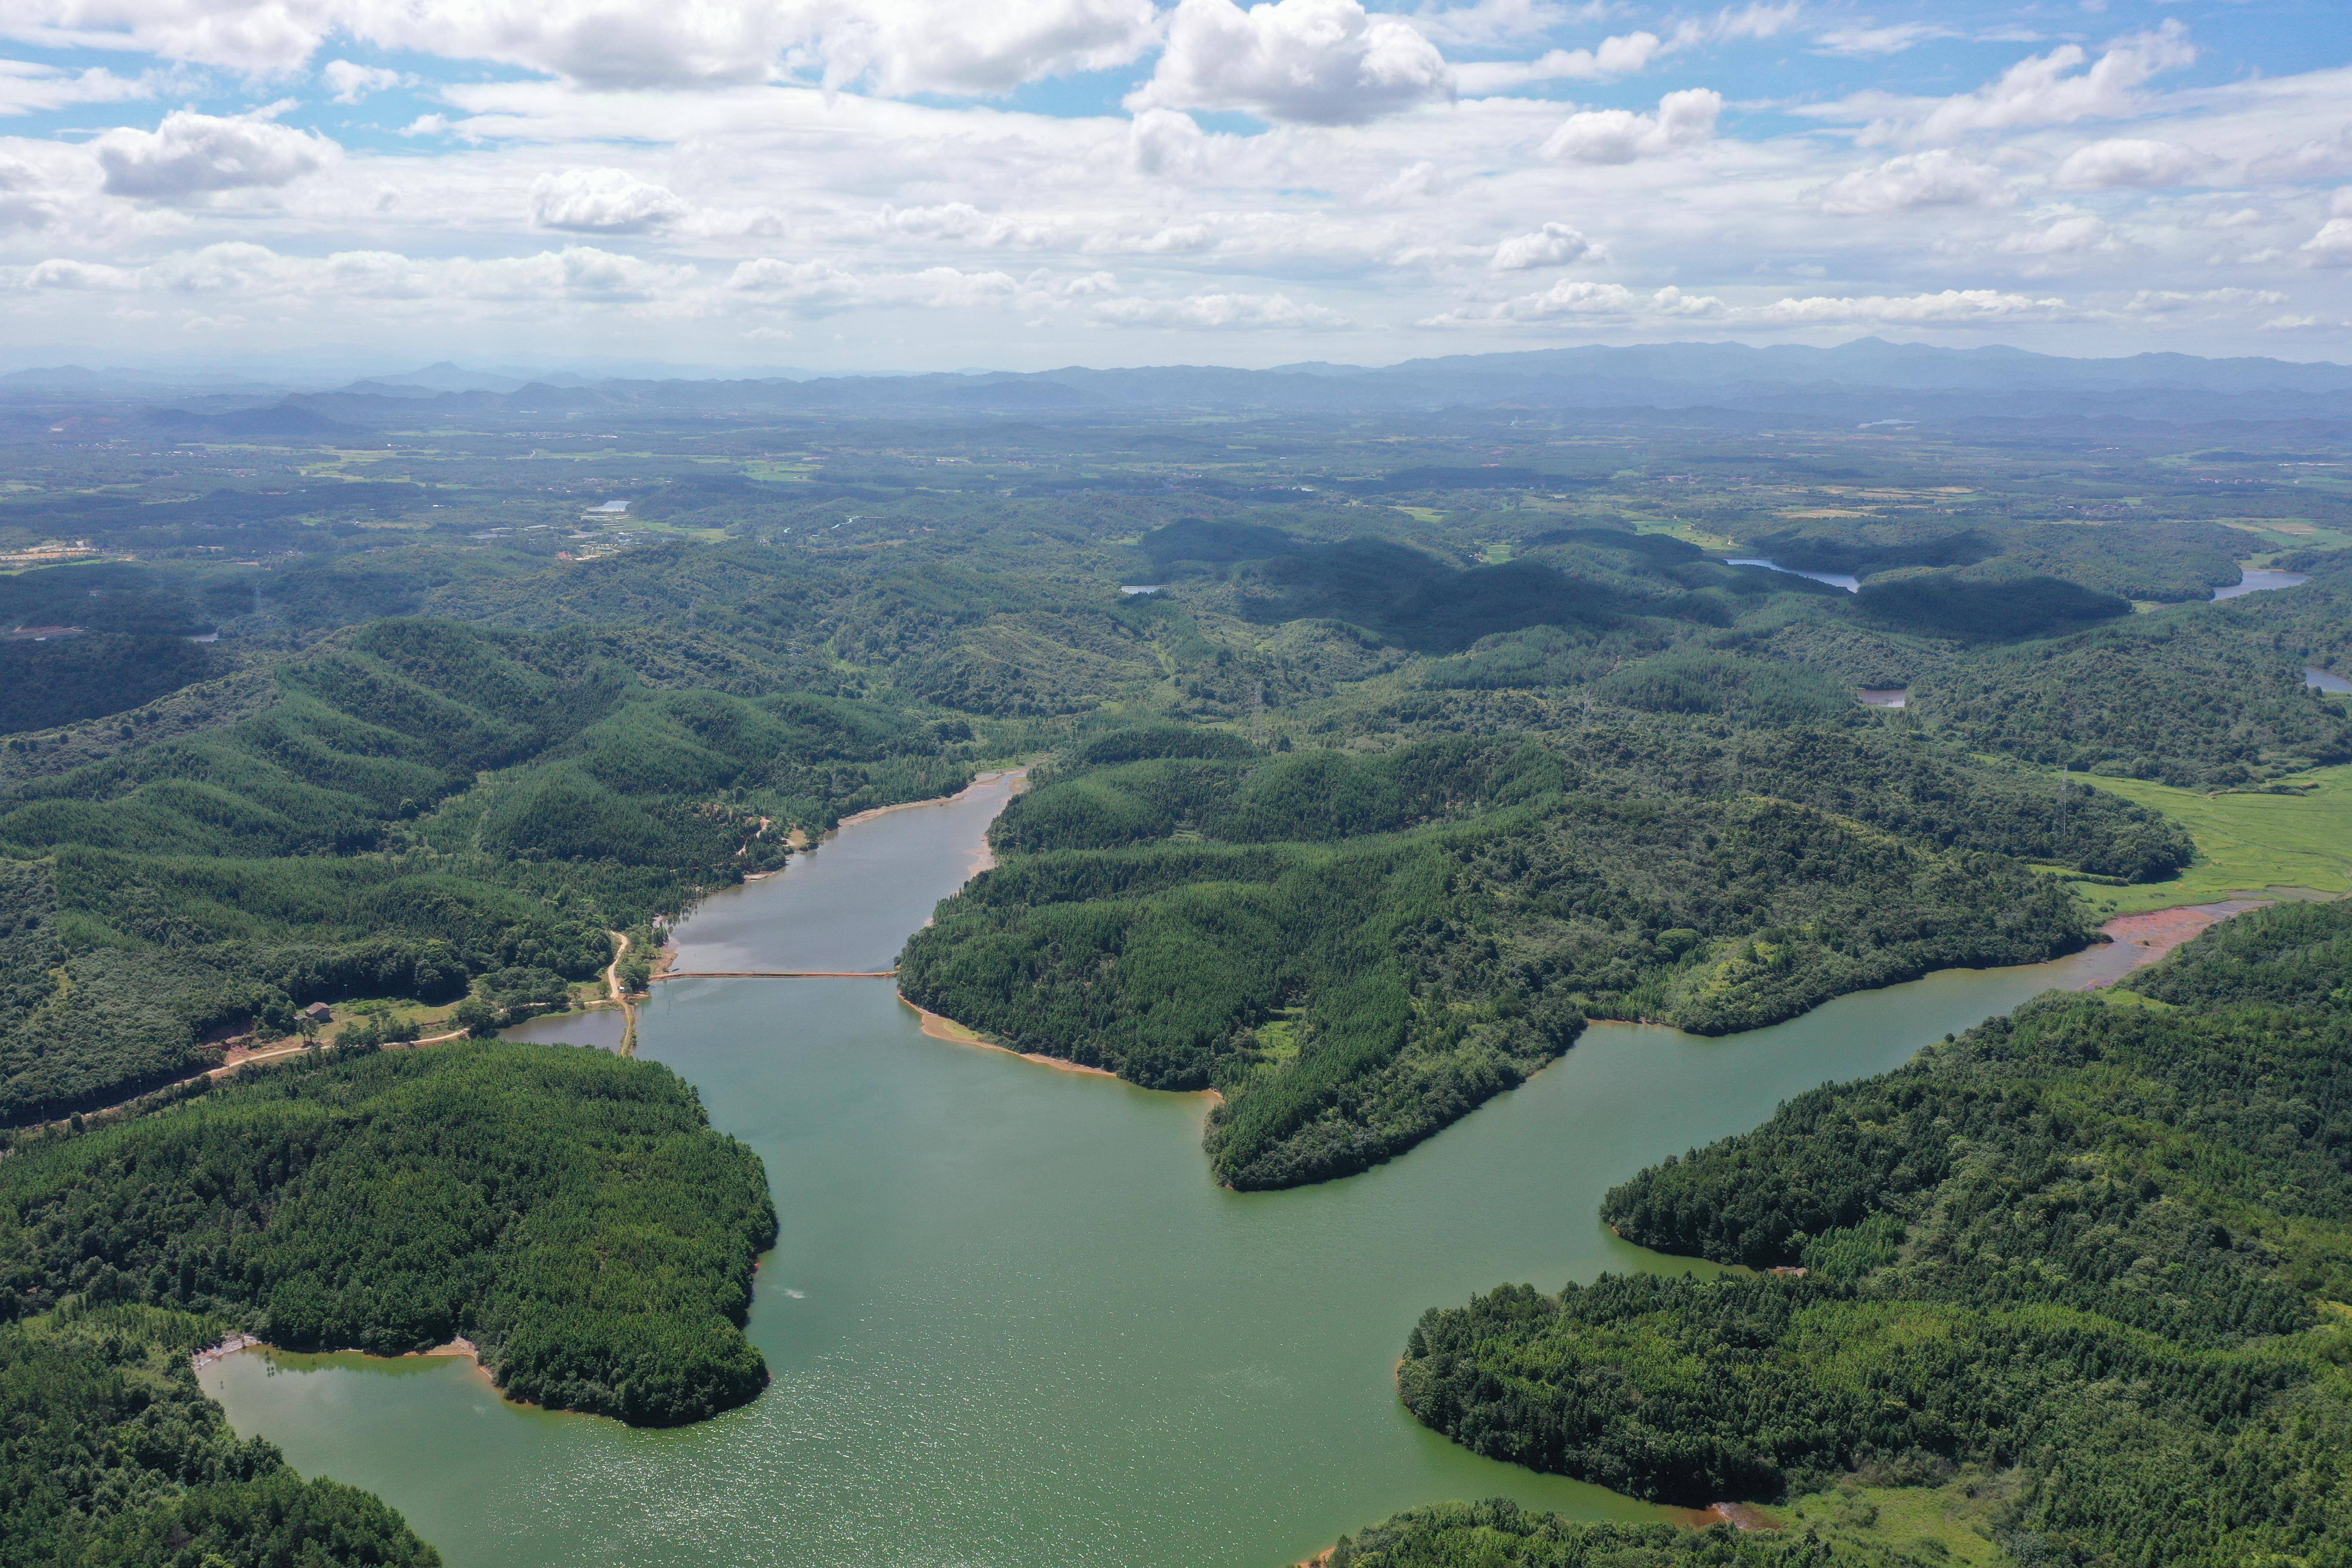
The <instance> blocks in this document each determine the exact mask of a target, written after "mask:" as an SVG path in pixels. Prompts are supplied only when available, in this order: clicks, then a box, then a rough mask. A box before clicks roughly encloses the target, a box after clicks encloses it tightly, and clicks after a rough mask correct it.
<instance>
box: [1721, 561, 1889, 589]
mask: <svg viewBox="0 0 2352 1568" xmlns="http://www.w3.org/2000/svg"><path fill="white" fill-rule="evenodd" d="M1724 564H1725V565H1726V566H1761V567H1763V568H1764V570H1766V571H1767V572H1785V573H1787V574H1789V575H1790V576H1791V577H1805V578H1810V579H1811V580H1812V581H1813V582H1816V583H1827V584H1829V585H1830V586H1831V587H1832V588H1843V589H1844V590H1845V591H1846V592H1847V593H1849V594H1858V593H1860V592H1861V591H1862V579H1861V578H1859V577H1856V576H1854V575H1853V574H1851V573H1846V572H1806V571H1801V570H1800V569H1799V568H1797V567H1794V566H1783V565H1781V564H1780V563H1779V562H1777V561H1767V560H1765V559H1764V558H1763V557H1761V556H1757V555H1747V556H1740V557H1738V558H1727V559H1726V560H1725V561H1724Z"/></svg>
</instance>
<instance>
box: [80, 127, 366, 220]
mask: <svg viewBox="0 0 2352 1568" xmlns="http://www.w3.org/2000/svg"><path fill="white" fill-rule="evenodd" d="M267 115H268V111H267V110H265V111H263V113H261V114H249V115H239V116H236V117H234V118H223V117H220V116H217V115H211V114H198V113H196V112H195V111H194V110H186V109H177V110H173V111H172V112H171V113H169V114H167V115H165V116H164V117H163V124H162V125H160V126H158V127H157V128H156V129H154V130H152V131H141V130H138V129H136V128H135V127H132V126H128V125H123V126H117V127H116V128H115V129H114V130H112V131H110V132H106V133H105V134H104V135H102V136H100V137H99V138H98V139H97V140H96V141H94V142H91V143H90V153H91V155H92V156H93V157H95V158H96V159H97V160H98V166H99V168H100V169H101V170H102V171H104V172H105V174H106V188H107V190H108V191H109V192H110V193H112V194H113V195H118V196H138V197H142V198H144V199H146V200H149V201H156V202H164V203H180V202H189V201H195V200H200V199H202V198H203V197H205V196H208V195H214V194H215V193H216V192H221V191H235V190H249V189H263V190H268V189H275V188H277V187H278V186H281V185H289V184H293V183H294V182H295V181H296V180H299V179H301V178H302V177H303V176H305V175H307V174H317V173H318V172H319V171H320V170H321V169H324V168H326V167H327V166H328V165H330V164H331V163H336V162H338V161H339V160H340V159H341V156H342V149H341V147H339V146H337V145H336V144H335V143H334V142H331V141H330V140H328V139H327V138H326V137H324V136H321V135H319V134H318V133H317V132H310V131H297V130H295V129H293V128H292V127H291V126H286V125H279V124H277V123H275V122H274V121H271V120H270V119H268V118H267Z"/></svg>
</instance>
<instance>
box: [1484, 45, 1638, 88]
mask: <svg viewBox="0 0 2352 1568" xmlns="http://www.w3.org/2000/svg"><path fill="white" fill-rule="evenodd" d="M1665 48H1666V41H1665V40H1664V38H1661V37H1658V35H1657V34H1655V33H1621V34H1619V35H1617V36H1616V37H1609V38H1603V39H1601V42H1600V44H1599V45H1598V46H1597V47H1593V48H1589V49H1549V50H1546V51H1545V52H1544V53H1543V54H1541V55H1538V56H1537V57H1536V58H1534V59H1531V60H1480V61H1476V62H1474V63H1469V64H1465V65H1458V66H1455V67H1454V77H1455V79H1457V80H1459V81H1460V83H1461V86H1462V90H1463V91H1465V92H1470V93H1483V92H1500V91H1502V90H1503V89H1506V88H1514V87H1524V86H1526V85H1527V84H1528V83H1529V82H1537V81H1606V80H1608V79H1610V78H1612V77H1621V76H1633V75H1634V74H1635V73H1636V72H1638V71H1640V70H1642V69H1643V68H1645V67H1646V66H1648V65H1649V63H1650V62H1651V61H1652V60H1654V59H1656V58H1658V56H1659V55H1660V54H1662V53H1664V50H1665Z"/></svg>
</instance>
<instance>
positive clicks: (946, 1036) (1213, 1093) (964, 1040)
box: [898, 991, 1225, 1106]
mask: <svg viewBox="0 0 2352 1568" xmlns="http://www.w3.org/2000/svg"><path fill="white" fill-rule="evenodd" d="M898 1003H899V1005H901V1006H903V1007H907V1008H910V1009H912V1011H913V1012H914V1014H915V1016H917V1017H919V1018H920V1019H921V1020H922V1029H923V1033H924V1034H925V1035H926V1036H928V1037H930V1038H932V1039H934V1040H945V1041H946V1042H947V1043H948V1044H950V1045H951V1046H977V1047H980V1048H981V1049H982V1050H984V1051H1002V1052H1003V1053H1004V1054H1005V1055H1006V1056H1008V1057H1019V1058H1021V1059H1022V1060H1023V1061H1024V1062H1035V1063H1036V1064H1037V1065H1038V1066H1039V1067H1041V1068H1053V1069H1054V1070H1055V1071H1056V1072H1076V1073H1085V1074H1087V1076H1089V1077H1092V1078H1107V1079H1116V1080H1117V1081H1119V1082H1122V1083H1124V1082H1126V1080H1125V1079H1120V1078H1119V1076H1118V1074H1117V1073H1115V1072H1113V1071H1111V1070H1110V1068H1097V1067H1088V1066H1087V1064H1086V1063H1084V1062H1074V1061H1072V1060H1070V1059H1069V1058H1066V1057H1049V1056H1046V1055H1045V1053H1044V1052H1042V1051H1016V1050H1014V1049H1013V1047H1011V1046H1000V1045H998V1044H997V1043H996V1042H995V1041H993V1040H991V1039H988V1038H986V1037H983V1036H982V1034H981V1033H980V1031H979V1030H977V1029H974V1028H972V1027H971V1026H970V1025H968V1024H959V1023H957V1022H956V1021H955V1020H954V1019H953V1018H950V1017H949V1016H947V1015H945V1014H944V1013H934V1012H932V1011H931V1010H930V1009H929V1008H928V1007H925V1006H923V1005H920V1004H919V1003H915V1002H910V1001H908V999H907V994H906V993H905V992H903V991H901V992H899V993H898ZM1130 1087H1132V1088H1136V1089H1140V1088H1142V1087H1143V1086H1142V1085H1140V1084H1135V1085H1131V1086H1130ZM1151 1092H1152V1093H1154V1094H1181V1095H1188V1096H1193V1097H1196V1098H1198V1099H1201V1100H1207V1101H1208V1102H1209V1103H1210V1104H1211V1105H1213V1106H1214V1105H1223V1103H1224V1102H1225V1097H1224V1096H1223V1094H1221V1093H1219V1092H1218V1091H1217V1090H1215V1089H1153V1090H1152V1091H1151Z"/></svg>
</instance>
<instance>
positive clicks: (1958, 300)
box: [1739, 289, 2081, 327]
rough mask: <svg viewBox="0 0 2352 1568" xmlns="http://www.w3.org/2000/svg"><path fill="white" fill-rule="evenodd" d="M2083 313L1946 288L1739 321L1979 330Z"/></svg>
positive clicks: (2028, 298) (1769, 311) (1777, 307)
mask: <svg viewBox="0 0 2352 1568" xmlns="http://www.w3.org/2000/svg"><path fill="white" fill-rule="evenodd" d="M2080 313H2081V312H2080V311H2078V310H2076V309H2075V308H2074V306H2073V305H2071V304H2069V303H2068V302H2067V301H2065V300H2060V299H2053V298H2041V299H2037V298H2035V297H2034V296H2032V295H2030V294H2017V293H2009V292H2004V291H2003V290H2001V289H1942V290H1940V291H1938V292H1937V293H1933V294H1895V295H1888V294H1864V295H1859V296H1856V295H1820V294H1817V295H1811V296H1809V297H1807V298H1804V299H1796V300H1773V301H1772V302H1771V303H1770V304H1769V305H1759V306H1753V307H1750V308H1748V309H1747V310H1741V311H1740V312H1739V319H1740V320H1742V321H1754V322H1757V323H1759V324H1762V323H1771V324H1775V325H1783V326H1844V325H1849V324H1864V323H1866V324H1872V325H1896V326H1907V327H1927V326H1940V327H1959V326H1967V327H1975V326H2006V325H2009V324H2011V323H2012V322H2017V321H2067V320H2070V319H2072V318H2074V316H2077V315H2079V314H2080Z"/></svg>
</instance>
